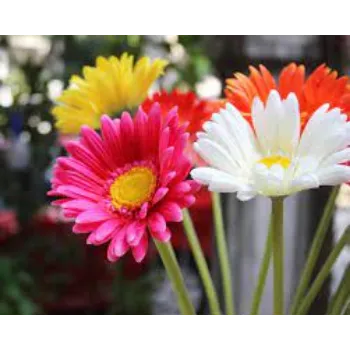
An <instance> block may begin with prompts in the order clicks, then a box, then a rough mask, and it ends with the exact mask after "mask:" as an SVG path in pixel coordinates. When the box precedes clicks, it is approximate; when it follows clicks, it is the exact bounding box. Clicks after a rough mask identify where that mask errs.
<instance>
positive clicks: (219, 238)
mask: <svg viewBox="0 0 350 350" xmlns="http://www.w3.org/2000/svg"><path fill="white" fill-rule="evenodd" d="M212 198H213V214H214V223H215V237H216V245H217V249H218V253H219V254H218V255H219V262H220V269H221V279H222V284H223V291H224V299H225V306H226V314H227V315H234V313H235V311H234V301H233V292H232V279H231V267H230V259H229V254H228V248H227V243H226V236H225V228H224V220H223V217H222V208H221V201H220V194H219V193H215V192H213V193H212Z"/></svg>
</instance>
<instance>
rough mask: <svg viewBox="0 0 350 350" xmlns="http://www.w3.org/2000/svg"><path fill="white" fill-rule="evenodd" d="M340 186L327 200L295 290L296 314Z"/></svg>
mask: <svg viewBox="0 0 350 350" xmlns="http://www.w3.org/2000/svg"><path fill="white" fill-rule="evenodd" d="M339 188H340V186H336V187H334V188H333V190H332V193H331V195H330V196H329V199H328V201H327V204H326V207H325V209H324V211H323V214H322V218H321V220H320V222H319V224H318V227H317V230H316V234H315V237H314V239H313V242H312V245H311V248H310V252H309V255H308V257H307V260H306V263H305V266H304V269H303V272H302V274H301V277H300V282H299V285H298V287H297V290H296V292H295V296H294V299H293V303H292V306H291V314H294V313H295V312H296V310H297V308H298V306H299V303H300V301H301V299H302V298H303V296H304V295H305V291H306V289H307V287H308V286H309V283H310V279H311V276H312V272H313V270H314V267H315V265H316V262H317V259H318V257H319V255H320V251H321V248H322V244H323V242H324V239H325V237H326V234H327V231H328V227H329V224H330V222H331V219H332V214H333V209H334V205H335V200H336V198H337V195H338V193H339Z"/></svg>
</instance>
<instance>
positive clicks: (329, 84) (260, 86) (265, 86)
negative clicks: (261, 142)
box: [225, 63, 350, 128]
mask: <svg viewBox="0 0 350 350" xmlns="http://www.w3.org/2000/svg"><path fill="white" fill-rule="evenodd" d="M249 70H250V75H249V77H248V76H246V75H244V74H241V73H236V74H234V77H233V78H230V79H227V80H226V84H227V86H226V89H225V95H226V97H227V100H228V101H229V102H231V103H232V104H234V105H235V106H236V107H237V108H238V109H239V110H240V111H241V112H242V114H243V115H244V116H245V117H246V118H247V119H248V120H249V121H250V119H251V115H250V114H251V106H252V102H253V99H254V97H255V96H259V97H260V99H261V100H262V101H263V102H266V99H267V97H268V95H269V93H270V92H271V90H277V91H278V92H279V94H280V96H281V98H282V99H285V98H286V97H287V95H288V94H289V93H290V92H294V93H295V95H296V97H297V98H298V101H299V104H300V113H301V115H300V117H301V126H302V128H303V127H304V126H305V124H306V123H307V121H308V120H309V118H310V116H311V115H312V114H313V112H315V110H316V109H317V108H319V107H320V106H322V105H323V104H325V103H329V105H330V108H335V107H338V108H340V109H341V111H342V113H345V114H347V116H348V117H350V83H349V78H348V77H347V76H343V77H340V78H338V73H337V72H336V71H332V70H331V69H330V68H329V67H327V66H326V65H325V64H322V65H320V66H319V67H318V68H316V69H315V70H314V71H313V72H312V73H311V74H310V76H309V77H308V78H307V79H305V67H304V66H303V65H299V66H298V65H296V64H295V63H291V64H289V65H288V66H286V67H285V68H283V69H282V71H281V73H280V75H279V78H278V82H276V81H275V79H274V78H273V76H272V74H271V73H270V72H269V71H268V70H267V69H266V68H265V67H264V66H263V65H260V66H259V70H258V69H256V68H255V67H252V66H251V67H249Z"/></svg>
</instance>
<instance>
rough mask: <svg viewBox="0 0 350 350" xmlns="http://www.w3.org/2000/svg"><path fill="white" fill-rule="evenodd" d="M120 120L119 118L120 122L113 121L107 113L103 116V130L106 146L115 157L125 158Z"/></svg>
mask: <svg viewBox="0 0 350 350" xmlns="http://www.w3.org/2000/svg"><path fill="white" fill-rule="evenodd" d="M119 124H120V120H119V119H118V124H117V123H113V121H112V120H111V118H109V117H108V116H107V115H104V116H102V118H101V130H102V138H103V142H104V144H105V147H106V148H107V149H109V150H110V153H111V154H113V155H114V156H115V157H118V158H121V159H120V160H123V159H124V157H123V153H122V150H121V147H120V143H119V139H120V130H119Z"/></svg>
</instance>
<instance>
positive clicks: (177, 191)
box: [170, 181, 191, 197]
mask: <svg viewBox="0 0 350 350" xmlns="http://www.w3.org/2000/svg"><path fill="white" fill-rule="evenodd" d="M189 191H191V186H190V184H188V183H187V182H185V181H183V182H180V183H178V184H176V185H175V186H173V187H171V189H170V196H171V197H182V196H183V195H185V193H187V192H189Z"/></svg>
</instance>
